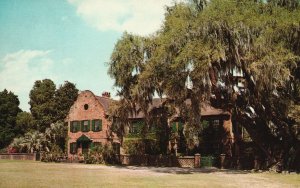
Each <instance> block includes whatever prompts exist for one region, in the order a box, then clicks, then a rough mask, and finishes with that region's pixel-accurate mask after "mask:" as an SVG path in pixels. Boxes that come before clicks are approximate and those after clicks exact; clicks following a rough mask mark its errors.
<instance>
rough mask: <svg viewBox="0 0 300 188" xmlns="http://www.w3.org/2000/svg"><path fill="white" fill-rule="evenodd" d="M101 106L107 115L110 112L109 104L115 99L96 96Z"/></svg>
mask: <svg viewBox="0 0 300 188" xmlns="http://www.w3.org/2000/svg"><path fill="white" fill-rule="evenodd" d="M96 98H97V99H98V101H99V102H100V104H101V105H102V106H103V108H104V111H105V113H107V112H108V109H109V104H110V103H111V102H112V101H113V99H111V98H108V97H100V96H96Z"/></svg>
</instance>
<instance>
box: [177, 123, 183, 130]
mask: <svg viewBox="0 0 300 188" xmlns="http://www.w3.org/2000/svg"><path fill="white" fill-rule="evenodd" d="M182 129H183V123H182V122H178V130H179V131H181V130H182Z"/></svg>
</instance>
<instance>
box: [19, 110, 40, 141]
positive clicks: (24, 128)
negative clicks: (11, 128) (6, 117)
mask: <svg viewBox="0 0 300 188" xmlns="http://www.w3.org/2000/svg"><path fill="white" fill-rule="evenodd" d="M16 128H17V129H18V130H19V132H18V134H19V135H24V134H25V133H26V132H30V131H34V130H36V125H35V122H34V120H33V117H32V115H31V113H29V112H20V113H18V115H17V117H16Z"/></svg>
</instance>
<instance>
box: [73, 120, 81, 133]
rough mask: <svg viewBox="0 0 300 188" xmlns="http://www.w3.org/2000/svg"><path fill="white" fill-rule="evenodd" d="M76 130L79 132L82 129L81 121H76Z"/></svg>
mask: <svg viewBox="0 0 300 188" xmlns="http://www.w3.org/2000/svg"><path fill="white" fill-rule="evenodd" d="M74 130H75V131H74V132H76V133H77V132H78V131H80V123H79V121H76V124H75V125H74Z"/></svg>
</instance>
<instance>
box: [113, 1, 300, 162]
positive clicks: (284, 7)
mask: <svg viewBox="0 0 300 188" xmlns="http://www.w3.org/2000/svg"><path fill="white" fill-rule="evenodd" d="M299 20H300V9H299V1H298V0H274V1H273V0H270V1H267V2H266V1H247V0H236V1H235V0H234V1H232V0H213V1H189V3H178V4H175V5H174V6H171V7H168V8H167V9H166V14H165V21H164V24H163V26H162V28H161V30H159V31H158V32H157V34H156V35H154V36H150V37H139V36H134V35H129V34H127V33H125V34H124V35H123V37H122V38H121V39H120V40H119V42H118V43H117V45H116V46H115V49H114V51H113V53H112V56H111V61H110V63H109V66H110V70H109V73H110V75H111V76H112V78H114V79H115V86H117V87H118V89H120V92H119V95H120V96H121V98H122V100H124V101H126V103H124V105H125V104H126V105H127V107H126V108H127V109H131V111H133V112H136V111H142V112H143V113H144V114H145V119H146V125H147V126H146V127H148V125H149V122H151V120H152V119H153V118H157V114H155V115H152V114H151V113H150V112H149V111H148V110H149V104H151V103H152V98H153V96H154V93H155V92H156V93H158V94H159V96H162V95H165V96H166V97H167V99H168V100H167V101H166V102H165V106H169V107H171V106H175V107H178V108H179V110H180V116H181V117H182V118H183V120H184V121H185V122H186V126H185V136H186V138H187V140H190V141H191V143H195V144H196V145H197V143H199V140H197V139H198V135H199V134H200V133H201V131H202V130H203V126H202V125H201V115H200V114H201V108H200V107H201V103H202V102H203V101H204V100H208V99H210V96H211V95H210V94H211V93H213V94H214V95H215V96H216V97H215V99H214V104H216V105H217V106H218V107H221V108H224V109H230V110H231V111H232V112H233V116H234V117H236V119H235V120H236V121H238V123H240V124H241V125H243V126H244V128H245V129H246V130H247V132H248V133H249V135H250V136H251V138H252V140H253V141H255V142H256V143H258V146H259V147H260V149H261V151H263V153H264V155H265V156H267V158H269V159H270V160H271V161H273V162H275V161H277V160H278V159H279V158H280V156H285V155H288V150H289V149H290V148H291V147H295V148H298V151H299V147H297V145H299V141H300V140H299V139H298V138H299V136H298V135H299V134H298V135H297V132H298V131H297V130H298V125H299V123H298V122H299V121H298V119H299V118H297V117H298V116H297V114H299V108H298V105H299V95H298V93H299V92H298V91H299V87H298V86H299V80H300V76H299V75H300V74H299V70H300V69H299V67H300V66H299V63H300V50H299V49H300V34H299V30H300V22H299ZM124 67H125V68H124ZM234 69H238V70H242V72H243V73H244V79H245V83H246V84H245V87H244V89H243V90H240V89H239V88H238V89H236V80H235V77H234V71H233V70H234ZM187 81H189V83H191V82H192V85H191V84H187ZM187 99H188V100H189V101H190V103H186V102H185V101H186V100H187ZM122 105H123V104H122V103H121V104H120V106H119V109H122V107H121V106H122ZM137 106H138V107H139V108H136V107H137ZM123 109H125V107H124V108H123ZM168 109H171V108H166V109H165V112H164V113H161V115H162V116H160V118H161V119H162V120H163V119H164V120H166V119H169V120H170V119H171V120H172V117H173V116H174V113H175V111H172V110H168ZM128 112H130V110H128ZM124 114H125V113H124ZM126 115H127V116H122V117H121V116H119V118H120V119H122V120H125V119H126V118H128V114H126ZM120 122H121V120H120ZM161 122H162V123H163V125H166V124H167V121H161ZM161 127H162V129H161V130H164V131H165V133H166V134H165V135H163V136H162V135H161V138H167V136H168V129H164V128H163V126H161ZM145 130H146V131H147V129H145ZM143 134H145V131H144V132H143ZM278 148H280V149H278ZM273 150H274V151H275V150H276V152H272V151H273ZM277 151H280V152H277Z"/></svg>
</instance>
